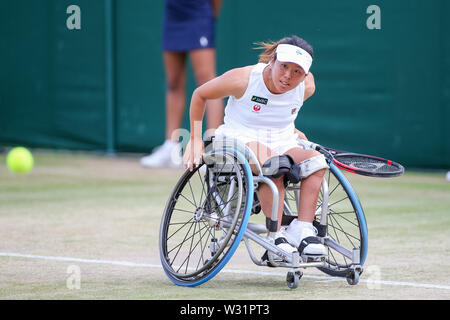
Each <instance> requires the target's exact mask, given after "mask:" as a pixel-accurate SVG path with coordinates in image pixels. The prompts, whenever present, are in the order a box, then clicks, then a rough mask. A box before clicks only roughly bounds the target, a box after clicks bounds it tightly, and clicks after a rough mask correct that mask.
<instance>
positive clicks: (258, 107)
mask: <svg viewBox="0 0 450 320" xmlns="http://www.w3.org/2000/svg"><path fill="white" fill-rule="evenodd" d="M253 111H254V112H259V111H261V106H260V105H258V104H255V105H254V106H253Z"/></svg>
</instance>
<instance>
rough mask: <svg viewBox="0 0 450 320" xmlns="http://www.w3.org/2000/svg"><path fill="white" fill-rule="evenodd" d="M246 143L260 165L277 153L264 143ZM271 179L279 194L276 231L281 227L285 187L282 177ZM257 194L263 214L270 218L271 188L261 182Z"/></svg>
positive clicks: (253, 167)
mask: <svg viewBox="0 0 450 320" xmlns="http://www.w3.org/2000/svg"><path fill="white" fill-rule="evenodd" d="M247 145H248V147H249V148H250V149H252V151H253V152H254V153H255V154H256V157H257V158H258V161H259V163H260V164H261V165H263V164H264V163H265V162H266V161H267V160H269V159H270V158H271V157H274V156H277V155H278V154H277V153H275V152H273V151H272V150H270V149H269V148H268V147H267V146H266V145H264V144H262V143H259V142H249V143H247ZM251 167H252V170H253V172H255V173H256V171H255V169H256V168H255V166H254V165H251ZM272 181H273V182H274V183H275V185H276V187H277V189H278V196H279V197H278V226H277V231H279V230H280V227H281V218H282V213H283V205H284V195H285V188H284V182H283V177H280V178H273V179H272ZM258 196H259V201H260V204H261V209H262V211H263V212H264V215H265V216H266V217H267V218H269V219H270V218H271V216H272V203H273V194H272V189H270V187H269V186H268V185H267V184H265V183H261V184H260V185H259V189H258Z"/></svg>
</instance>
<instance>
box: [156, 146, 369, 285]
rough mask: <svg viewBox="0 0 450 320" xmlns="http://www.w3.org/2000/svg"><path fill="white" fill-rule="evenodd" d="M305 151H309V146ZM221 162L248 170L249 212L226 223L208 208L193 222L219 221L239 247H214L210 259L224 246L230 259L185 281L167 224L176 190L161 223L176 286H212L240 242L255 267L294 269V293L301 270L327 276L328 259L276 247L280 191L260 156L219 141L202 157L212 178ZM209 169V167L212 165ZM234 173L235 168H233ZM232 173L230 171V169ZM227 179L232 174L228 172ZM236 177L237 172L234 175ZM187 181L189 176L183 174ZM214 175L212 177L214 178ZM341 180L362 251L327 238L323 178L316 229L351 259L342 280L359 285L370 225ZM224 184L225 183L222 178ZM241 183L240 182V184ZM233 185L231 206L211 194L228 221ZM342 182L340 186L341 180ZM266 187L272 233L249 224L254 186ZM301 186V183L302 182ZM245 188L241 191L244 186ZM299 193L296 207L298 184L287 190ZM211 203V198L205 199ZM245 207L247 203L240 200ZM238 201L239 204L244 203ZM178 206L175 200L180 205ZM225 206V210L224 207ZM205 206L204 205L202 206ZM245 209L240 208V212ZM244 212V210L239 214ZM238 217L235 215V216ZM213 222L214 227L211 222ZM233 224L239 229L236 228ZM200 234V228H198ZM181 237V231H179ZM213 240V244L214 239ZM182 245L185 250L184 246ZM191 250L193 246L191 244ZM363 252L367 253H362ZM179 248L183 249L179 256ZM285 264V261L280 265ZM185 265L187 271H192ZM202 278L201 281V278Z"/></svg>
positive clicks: (163, 252)
mask: <svg viewBox="0 0 450 320" xmlns="http://www.w3.org/2000/svg"><path fill="white" fill-rule="evenodd" d="M299 143H301V140H299ZM304 147H305V146H304ZM218 155H219V156H220V157H222V158H223V157H225V158H226V157H228V158H233V159H237V160H238V161H239V162H240V163H239V165H241V166H242V167H243V168H244V171H245V172H246V174H245V175H246V176H247V178H248V185H247V193H248V194H247V202H251V203H246V206H245V208H244V209H245V210H244V211H243V212H242V214H241V215H242V218H241V220H240V221H237V220H236V219H239V218H237V217H235V218H234V220H233V221H228V220H227V219H225V218H223V219H219V218H214V219H213V218H211V217H212V215H211V214H210V215H209V216H208V213H206V214H205V212H206V210H204V209H201V210H199V209H200V207H199V209H197V210H196V211H195V213H194V220H196V218H195V217H196V215H197V216H198V221H199V220H201V219H203V220H204V221H205V222H206V223H208V224H209V225H211V224H212V225H214V223H216V222H217V225H214V228H218V229H221V230H222V231H223V233H224V235H225V236H226V237H228V239H226V240H227V241H229V240H230V238H231V237H233V234H235V238H234V242H233V244H232V245H229V244H227V243H225V244H224V245H223V244H220V240H219V243H218V244H216V243H215V244H214V245H210V250H211V256H212V257H215V256H217V254H216V252H215V250H216V248H217V247H221V246H222V247H223V248H222V250H225V247H226V246H227V245H228V246H229V247H230V249H229V250H228V251H227V254H226V257H225V258H224V259H222V260H221V261H220V263H217V264H215V265H214V261H212V262H211V261H206V263H205V265H207V266H208V264H211V266H213V267H211V268H212V269H214V270H213V271H212V272H210V269H211V268H210V269H208V268H206V270H205V271H203V274H206V275H205V276H202V272H199V274H200V276H199V275H197V274H195V272H194V273H187V275H186V276H184V275H182V274H181V275H180V274H179V273H178V272H173V266H172V265H171V262H170V258H169V254H168V250H167V238H168V237H167V233H168V232H167V228H168V227H167V224H168V223H169V222H170V217H169V218H167V215H168V214H171V213H170V210H171V209H170V208H171V205H170V204H171V203H173V202H174V201H175V197H176V192H178V191H176V190H177V188H175V189H174V192H173V193H172V195H171V197H170V198H169V200H168V203H167V205H166V208H165V211H164V215H163V219H162V222H161V230H160V256H161V262H162V265H163V268H164V271H165V272H166V274H167V275H168V277H169V278H170V279H171V280H172V281H173V282H174V283H175V284H177V285H183V286H196V285H199V284H202V283H204V282H205V281H208V280H209V279H211V278H212V277H213V276H214V275H216V274H217V273H218V272H219V271H220V269H222V268H223V267H224V266H225V264H226V263H227V262H228V260H229V259H230V258H231V256H232V255H233V253H234V251H235V250H236V249H237V247H238V245H239V243H240V242H241V241H243V242H244V243H245V246H246V248H247V251H248V253H249V256H250V258H251V260H252V261H253V263H255V264H256V265H258V266H273V267H284V268H289V269H290V270H289V271H288V273H287V276H286V282H287V285H288V287H289V288H291V289H293V288H296V287H297V286H298V283H299V280H300V278H301V276H302V274H303V273H302V271H301V269H303V268H309V267H316V268H319V269H320V270H322V271H324V272H326V273H329V272H327V271H326V267H327V265H328V263H329V262H327V259H326V258H325V257H322V258H320V259H319V260H318V261H317V260H314V261H310V260H309V259H308V258H307V257H304V256H300V254H299V252H298V251H297V252H294V253H290V252H286V251H284V250H282V249H280V248H279V247H277V246H276V245H275V244H274V240H275V239H274V237H275V233H276V230H274V229H273V228H271V227H270V226H271V225H272V226H277V225H278V198H279V194H278V189H277V187H276V186H275V184H274V182H273V181H272V180H271V179H270V178H268V177H265V176H264V175H263V174H262V170H261V166H260V165H259V162H258V160H257V157H256V155H255V154H254V153H253V151H252V150H251V149H250V148H248V147H247V146H246V145H244V144H242V143H240V142H239V141H236V140H231V141H230V140H220V141H219V140H215V141H214V142H213V143H212V150H209V151H208V152H206V153H205V156H204V157H203V161H204V163H205V164H207V169H206V170H211V172H212V173H214V166H215V165H216V160H217V156H218ZM249 162H251V163H252V164H254V165H255V167H256V170H257V174H253V173H252V172H251V170H250V166H249ZM208 164H209V165H208ZM329 164H330V170H333V174H338V175H339V174H340V175H342V173H341V172H340V171H339V169H337V168H336V167H333V166H334V165H333V164H332V163H329ZM228 169H230V168H228ZM230 170H231V169H230ZM224 172H225V173H227V174H228V171H224ZM230 172H232V171H230ZM184 176H186V175H184ZM211 176H212V175H211ZM211 176H209V180H210V181H207V183H208V185H209V187H214V185H213V182H212V181H211ZM339 179H343V180H342V181H344V183H345V184H346V186H345V187H346V188H348V189H349V190H351V191H350V193H351V195H350V196H349V198H352V199H349V200H350V202H351V203H352V206H353V207H357V208H355V214H356V215H357V218H358V219H359V220H360V221H359V230H360V237H361V248H351V249H349V248H346V247H344V246H342V245H341V244H340V243H339V242H338V241H335V240H333V239H332V237H329V236H327V234H326V230H327V226H328V219H329V214H330V209H329V203H328V200H329V186H328V181H327V180H326V178H325V177H324V178H323V181H322V189H321V191H322V192H321V194H322V203H321V206H320V208H318V210H317V211H316V216H318V217H320V222H319V224H318V225H317V227H318V230H319V234H318V237H319V239H320V240H321V242H322V243H323V244H324V245H325V246H326V247H328V248H331V249H333V250H334V251H336V252H338V253H340V254H341V255H343V256H344V257H347V258H348V259H349V261H351V262H350V263H348V264H347V267H348V268H347V269H346V270H345V272H344V274H342V272H341V274H339V276H345V277H346V279H347V282H348V283H349V284H351V285H354V284H357V283H358V281H359V275H360V274H361V273H362V265H363V263H364V260H365V257H366V254H367V226H366V222H365V218H364V213H363V211H362V207H361V205H360V203H359V200H358V198H357V196H356V194H355V193H354V191H353V189H352V188H351V186H350V184H349V183H348V181H347V180H346V179H345V177H344V176H343V175H342V176H341V177H340V178H339ZM223 180H224V181H225V180H226V179H223ZM235 180H236V179H235ZM235 180H233V177H231V178H230V181H229V184H228V185H227V187H228V194H227V195H226V196H227V201H223V199H221V198H220V195H218V194H217V192H215V191H213V192H212V193H211V194H212V195H213V196H214V197H215V200H214V201H215V202H216V203H217V204H218V206H219V207H220V206H221V205H222V207H221V208H220V211H221V212H224V213H226V214H225V215H224V216H227V213H228V211H229V210H231V207H230V202H229V201H228V199H229V198H230V195H232V194H233V193H234V192H235V189H236V183H237V182H236V181H235ZM339 182H340V181H339ZM261 183H265V184H267V185H268V186H269V187H270V190H271V191H272V195H273V203H272V212H271V217H270V221H271V223H270V224H269V229H272V230H267V228H266V226H265V225H261V224H255V223H252V222H249V221H248V220H249V217H250V215H251V209H252V208H253V205H254V199H253V194H254V188H255V186H258V185H259V184H261ZM300 183H301V182H300ZM241 188H242V186H241ZM288 190H290V191H294V192H295V198H296V200H297V205H298V201H299V196H300V195H299V184H297V185H288V187H287V190H286V191H288ZM205 198H206V197H205ZM205 200H206V199H205ZM239 201H241V202H242V200H239ZM239 201H238V202H239ZM175 202H176V201H175ZM225 203H226V205H225ZM202 206H203V205H202ZM239 210H240V209H239ZM216 211H217V210H216ZM240 211H242V210H240ZM284 212H285V213H286V214H287V215H289V216H291V217H296V214H294V213H293V212H292V211H291V209H290V208H289V205H288V204H287V202H286V200H285V203H284ZM235 216H236V214H235ZM167 219H169V222H168V220H167ZM211 221H212V223H211ZM233 223H234V224H233ZM230 228H233V229H232V232H230ZM234 228H238V229H239V231H238V232H236V231H235V229H234ZM199 230H200V229H199ZM177 232H178V231H177ZM250 240H251V241H253V242H254V243H256V244H257V245H259V246H261V247H263V248H265V249H266V250H267V253H268V255H267V257H268V261H267V260H266V261H263V260H262V259H258V258H257V256H256V255H255V253H254V251H253V249H252V246H251V243H250ZM211 241H212V240H211ZM181 246H182V244H181V245H180V247H181ZM191 246H192V244H191ZM361 249H362V251H363V252H361ZM179 250H180V249H178V251H179ZM187 260H189V257H187ZM280 260H281V261H280ZM187 269H188V268H187V265H186V270H187ZM198 277H200V278H198Z"/></svg>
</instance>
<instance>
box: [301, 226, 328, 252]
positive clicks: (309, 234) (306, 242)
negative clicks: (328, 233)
mask: <svg viewBox="0 0 450 320" xmlns="http://www.w3.org/2000/svg"><path fill="white" fill-rule="evenodd" d="M300 238H301V241H300V246H299V247H298V250H299V251H301V252H300V254H301V255H306V256H325V255H327V249H326V248H325V246H324V245H323V244H322V243H321V242H320V240H319V238H318V237H317V230H316V229H315V228H314V227H312V228H308V227H305V228H303V230H302V235H301V237H300Z"/></svg>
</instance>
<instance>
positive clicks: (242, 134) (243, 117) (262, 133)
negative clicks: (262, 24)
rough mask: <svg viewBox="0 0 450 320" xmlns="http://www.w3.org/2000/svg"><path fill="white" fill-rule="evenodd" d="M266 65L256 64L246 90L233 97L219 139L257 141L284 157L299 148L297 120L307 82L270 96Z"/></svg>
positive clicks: (219, 129) (217, 136)
mask: <svg viewBox="0 0 450 320" xmlns="http://www.w3.org/2000/svg"><path fill="white" fill-rule="evenodd" d="M266 66H267V64H265V63H258V64H257V65H255V67H254V68H253V70H252V71H251V74H250V79H249V82H248V86H247V90H246V91H245V93H244V95H243V96H242V97H241V98H239V99H236V98H235V97H233V96H230V97H229V99H228V103H227V106H226V108H225V118H224V124H223V125H221V126H220V127H219V128H217V130H216V133H215V136H216V138H217V139H237V140H239V141H241V142H242V143H248V142H251V141H258V142H260V143H263V144H265V145H266V146H267V147H269V148H270V149H271V150H272V151H274V152H276V153H278V154H284V153H285V152H286V151H288V150H289V149H291V148H294V147H298V146H299V145H298V143H297V141H296V139H297V134H295V133H294V128H295V125H294V121H295V119H296V118H297V115H298V112H299V110H300V108H301V107H302V105H303V97H304V94H305V83H304V81H302V82H301V83H300V84H299V85H298V86H297V87H296V88H294V89H292V90H289V91H288V92H285V93H282V94H273V93H271V92H270V91H269V90H268V89H267V87H266V85H265V83H264V80H263V70H264V68H265V67H266Z"/></svg>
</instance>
